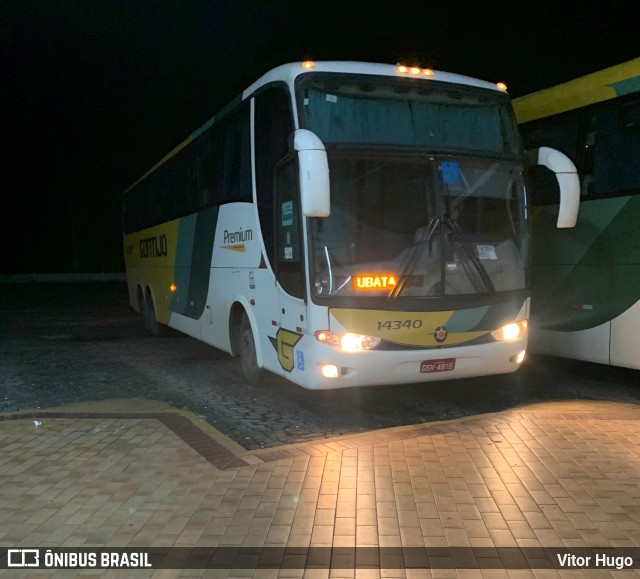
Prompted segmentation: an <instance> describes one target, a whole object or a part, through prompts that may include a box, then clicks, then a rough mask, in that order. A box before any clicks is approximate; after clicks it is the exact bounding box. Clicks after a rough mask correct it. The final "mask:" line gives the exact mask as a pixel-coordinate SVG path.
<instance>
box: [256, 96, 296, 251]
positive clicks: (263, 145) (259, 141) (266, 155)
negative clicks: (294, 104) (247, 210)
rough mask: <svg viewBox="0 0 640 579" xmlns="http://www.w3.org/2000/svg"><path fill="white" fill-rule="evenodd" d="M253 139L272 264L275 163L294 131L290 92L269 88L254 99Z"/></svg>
mask: <svg viewBox="0 0 640 579" xmlns="http://www.w3.org/2000/svg"><path fill="white" fill-rule="evenodd" d="M254 115H255V116H254V131H255V133H254V139H255V158H256V167H255V170H256V193H257V199H258V214H259V216H260V228H261V229H262V236H263V238H264V244H265V247H266V250H267V258H268V259H269V261H270V262H271V263H272V264H273V263H274V255H275V239H274V190H273V183H274V172H275V168H276V165H277V164H278V162H279V161H280V160H281V159H282V158H283V157H285V156H286V155H287V153H288V151H289V146H288V139H289V135H290V134H291V132H292V131H293V117H292V112H291V104H290V98H289V93H288V91H286V90H285V89H284V88H282V87H272V88H268V89H266V90H263V91H262V92H260V93H258V95H257V96H256V97H255V113H254Z"/></svg>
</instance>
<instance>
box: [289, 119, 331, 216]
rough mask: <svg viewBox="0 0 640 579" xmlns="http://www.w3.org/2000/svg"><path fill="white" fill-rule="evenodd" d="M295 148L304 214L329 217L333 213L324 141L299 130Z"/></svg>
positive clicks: (294, 138)
mask: <svg viewBox="0 0 640 579" xmlns="http://www.w3.org/2000/svg"><path fill="white" fill-rule="evenodd" d="M293 148H294V149H295V150H296V151H297V152H298V166H299V167H300V197H301V200H302V214H303V215H304V216H305V217H328V216H329V213H330V212H331V201H330V193H329V161H328V160H327V151H326V150H325V148H324V145H323V144H322V141H321V140H320V139H319V138H318V137H317V136H316V135H315V134H314V133H312V132H311V131H308V130H307V129H297V130H296V131H295V133H294V136H293Z"/></svg>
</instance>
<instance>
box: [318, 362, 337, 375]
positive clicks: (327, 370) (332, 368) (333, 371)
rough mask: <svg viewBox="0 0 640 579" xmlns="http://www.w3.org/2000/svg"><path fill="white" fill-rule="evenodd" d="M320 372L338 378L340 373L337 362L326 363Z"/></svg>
mask: <svg viewBox="0 0 640 579" xmlns="http://www.w3.org/2000/svg"><path fill="white" fill-rule="evenodd" d="M320 372H322V375H323V376H324V377H325V378H337V377H338V376H339V375H340V372H339V371H338V366H336V365H335V364H325V365H324V366H322V368H320Z"/></svg>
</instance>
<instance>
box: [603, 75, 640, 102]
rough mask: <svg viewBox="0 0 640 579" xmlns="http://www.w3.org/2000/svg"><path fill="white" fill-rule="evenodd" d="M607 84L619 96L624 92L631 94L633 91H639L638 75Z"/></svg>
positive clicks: (639, 77) (639, 78)
mask: <svg viewBox="0 0 640 579" xmlns="http://www.w3.org/2000/svg"><path fill="white" fill-rule="evenodd" d="M609 86H610V87H611V88H612V89H613V90H615V91H616V95H617V96H619V97H620V96H624V95H626V94H633V93H634V92H640V76H634V77H632V78H626V79H624V80H621V81H620V82H614V83H612V84H610V85H609Z"/></svg>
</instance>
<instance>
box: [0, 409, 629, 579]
mask: <svg viewBox="0 0 640 579" xmlns="http://www.w3.org/2000/svg"><path fill="white" fill-rule="evenodd" d="M125 407H126V401H124V402H123V401H115V402H109V403H96V404H92V405H90V406H88V407H84V406H83V405H76V406H74V407H67V408H62V409H57V410H55V411H53V410H49V411H42V412H40V413H37V414H36V415H35V416H33V415H29V416H28V417H24V418H21V417H20V415H6V414H5V415H2V420H0V447H1V448H2V449H3V450H2V453H1V454H0V545H3V546H5V547H26V546H29V547H42V548H43V549H44V548H56V547H94V548H99V547H112V548H115V547H149V546H153V547H202V548H208V549H209V550H212V549H213V548H219V547H227V548H230V547H243V548H245V550H246V548H248V547H268V548H269V549H270V550H269V549H268V550H267V551H268V552H269V553H270V555H271V556H273V555H278V554H279V555H278V556H279V557H280V558H279V559H278V558H276V559H274V561H275V562H272V565H271V567H272V568H268V569H260V570H253V569H233V568H232V569H224V570H216V571H211V570H209V571H202V570H200V569H185V570H182V571H181V570H171V569H164V570H138V571H135V572H134V571H128V572H123V571H103V570H85V571H77V570H67V571H57V572H51V571H49V570H44V571H38V572H36V571H35V570H31V571H27V572H20V571H17V570H11V571H10V572H7V576H11V577H39V578H46V577H50V576H55V577H83V576H89V575H101V576H104V577H123V576H132V577H158V578H159V577H182V576H189V577H194V576H195V577H200V576H205V577H226V576H256V577H277V576H281V577H301V576H303V574H304V576H308V577H329V576H331V577H381V576H382V577H405V576H406V577H458V578H475V577H478V578H480V577H483V578H498V579H499V578H503V577H517V578H525V577H526V578H529V577H544V578H551V577H561V576H567V577H571V578H575V577H598V578H601V577H629V576H636V574H637V573H638V570H637V569H640V420H639V419H640V409H639V408H638V407H637V406H635V405H624V404H616V403H602V402H600V403H597V402H582V403H579V402H562V403H556V404H546V405H538V406H532V407H528V408H519V409H515V410H509V411H504V412H501V413H497V414H489V415H483V416H477V417H474V418H469V419H459V420H454V421H449V422H444V423H438V424H431V425H417V426H408V427H401V428H396V429H388V430H382V431H376V432H369V433H366V434H362V435H353V436H347V437H340V438H337V439H329V440H325V441H323V442H322V443H313V444H299V445H292V446H291V445H289V446H284V447H279V448H277V449H269V450H257V451H245V450H242V449H241V448H240V447H239V446H237V445H235V444H233V443H231V442H228V441H225V438H224V437H221V436H220V435H219V434H216V433H215V432H213V431H212V430H211V428H210V427H208V426H207V425H206V424H205V423H202V422H200V421H198V419H197V418H195V417H193V416H192V415H191V414H190V413H182V414H178V413H177V412H176V411H175V410H173V409H171V408H169V407H166V406H165V405H163V404H159V403H154V404H150V403H148V402H144V401H141V402H140V404H139V407H140V408H143V409H144V411H145V412H146V414H145V413H143V412H138V413H136V414H127V413H126V412H124V411H123V409H124V408H125ZM34 418H35V419H37V421H38V422H40V423H41V424H40V425H39V426H36V425H35V424H34ZM233 461H235V462H233ZM356 546H357V547H358V549H357V550H355V551H351V550H348V549H347V550H346V551H336V552H338V553H344V554H343V556H342V557H338V556H335V557H334V559H333V560H332V561H331V560H327V561H326V562H325V564H323V559H322V553H321V554H320V555H318V554H317V553H316V554H315V556H317V560H316V561H315V562H316V563H319V568H315V569H313V570H307V571H306V572H305V570H304V566H305V564H307V563H309V561H308V557H309V553H312V551H307V550H305V548H308V547H325V548H328V547H333V548H346V547H356ZM400 546H403V547H413V548H416V549H415V550H417V551H418V552H423V549H424V548H428V549H432V551H428V550H427V552H431V553H432V552H433V549H435V548H442V547H453V548H455V549H454V550H453V551H455V553H457V555H454V558H455V557H456V556H457V557H458V558H459V559H458V560H457V563H456V564H457V565H460V566H461V567H466V568H464V569H463V568H459V569H452V568H447V567H451V566H452V561H451V555H449V556H441V557H432V558H429V559H425V560H428V561H429V564H430V565H431V566H432V567H435V568H432V569H422V568H420V569H417V568H410V569H405V568H403V566H404V565H419V564H420V563H416V562H415V560H413V562H412V557H413V556H415V555H416V553H415V552H414V551H415V550H409V551H405V552H402V553H400V552H398V551H397V550H396V551H394V553H395V559H394V560H393V561H394V562H393V563H391V562H390V561H391V559H388V558H386V559H385V557H388V554H389V551H390V550H391V548H393V547H400ZM278 547H287V548H289V549H291V548H293V547H298V548H302V550H301V551H297V552H298V553H302V555H298V556H297V557H293V556H292V555H287V554H288V553H290V552H291V550H288V551H286V550H285V551H279V550H278V549H276V548H278ZM380 547H381V548H382V549H380V550H378V548H380ZM472 547H473V549H472ZM540 547H546V548H547V549H548V550H547V551H543V552H542V554H541V552H540V550H539V548H540ZM587 547H593V548H596V549H599V550H602V549H604V548H607V547H609V548H610V547H616V548H618V549H620V550H621V551H622V552H626V553H631V554H633V555H634V556H635V558H636V561H637V565H638V566H637V568H636V570H627V571H616V570H615V569H613V570H608V569H606V570H605V569H593V570H588V571H587V570H571V571H567V570H560V571H558V570H556V569H553V568H551V566H552V561H554V560H556V559H557V558H556V557H555V555H554V554H555V553H556V552H557V553H564V552H567V551H566V550H567V549H569V551H568V552H571V550H576V549H579V548H587ZM418 548H423V549H418ZM515 548H518V549H515ZM625 549H627V551H625ZM274 551H275V553H274ZM514 551H516V553H517V557H515V558H511V559H510V560H511V561H512V563H511V565H513V566H515V567H523V566H524V567H526V566H527V565H528V566H532V567H534V568H533V569H527V568H520V569H506V570H505V569H500V568H497V567H501V566H503V565H504V563H505V559H507V554H508V555H509V557H513V552H514ZM209 552H212V551H209ZM372 552H373V553H374V554H376V553H377V555H376V556H379V557H380V558H381V559H380V560H382V561H387V565H388V567H385V566H384V565H383V567H385V568H383V569H382V570H379V569H372V568H360V567H359V568H356V566H358V565H361V562H360V563H359V562H358V558H359V557H364V556H367V557H368V556H369V555H371V553H372ZM438 552H440V551H438ZM446 552H447V553H450V551H448V550H447V551H446ZM287 556H288V558H287ZM253 561H254V562H255V559H253ZM278 561H279V562H280V564H283V565H284V566H285V567H288V568H284V569H278V568H277V567H278ZM508 561H509V559H507V567H509V566H510V564H509V562H508ZM365 562H368V563H371V561H369V560H367V561H365ZM331 565H333V566H334V567H335V568H330V567H331ZM249 566H250V565H249ZM439 567H445V568H439ZM0 574H2V571H0Z"/></svg>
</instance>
